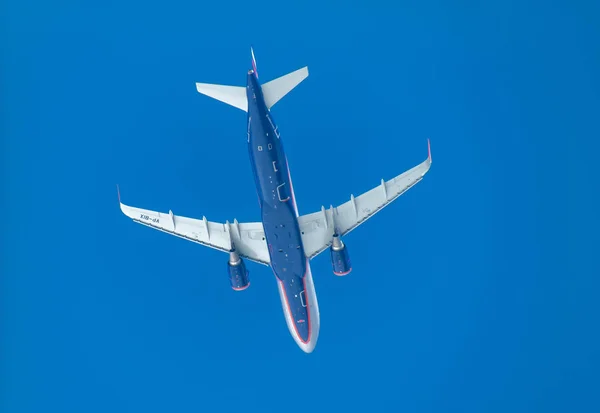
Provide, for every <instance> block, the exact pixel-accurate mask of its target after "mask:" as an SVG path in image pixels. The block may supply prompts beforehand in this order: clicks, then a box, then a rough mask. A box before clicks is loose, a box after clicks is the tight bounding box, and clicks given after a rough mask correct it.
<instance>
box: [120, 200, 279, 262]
mask: <svg viewBox="0 0 600 413" xmlns="http://www.w3.org/2000/svg"><path fill="white" fill-rule="evenodd" d="M119 204H120V205H121V211H123V213H124V214H125V215H127V216H128V217H129V218H131V219H133V221H134V222H137V223H139V224H143V225H146V226H148V227H150V228H154V229H157V230H159V231H163V232H166V233H167V234H171V235H175V236H177V237H180V238H184V239H187V240H188V241H192V242H196V243H198V244H201V245H205V246H207V247H211V248H214V249H217V250H220V251H223V252H229V251H231V249H232V245H231V244H232V242H233V244H234V245H235V250H236V251H237V253H238V254H239V255H240V256H241V257H244V258H247V259H249V260H251V261H254V262H257V263H259V264H263V265H269V262H270V259H269V251H268V248H267V243H266V241H265V233H264V229H263V225H262V224H261V223H260V222H249V223H239V222H237V220H234V221H233V224H230V223H229V221H227V222H226V223H225V224H222V223H218V222H211V221H207V220H206V217H203V218H202V219H194V218H186V217H182V216H178V215H174V214H173V212H172V211H169V212H168V213H164V212H156V211H151V210H148V209H141V208H135V207H130V206H128V205H125V204H123V203H122V202H121V200H120V196H119Z"/></svg>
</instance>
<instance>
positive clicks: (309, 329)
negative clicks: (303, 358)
mask: <svg viewBox="0 0 600 413" xmlns="http://www.w3.org/2000/svg"><path fill="white" fill-rule="evenodd" d="M308 265H309V264H308V259H307V260H306V271H305V272H304V277H302V286H303V287H304V292H305V297H306V318H307V319H308V337H307V338H306V341H304V340H303V339H302V336H301V335H300V333H299V332H298V327H297V326H296V320H294V318H293V313H292V309H291V308H290V302H289V301H288V298H287V291H286V289H285V286H284V285H283V281H281V280H280V279H279V278H278V277H277V274H275V278H276V279H277V282H279V283H280V284H281V288H282V289H283V298H284V299H285V305H286V306H287V309H288V314H289V315H290V319H291V320H292V322H293V324H294V330H295V331H296V336H297V337H298V338H299V339H300V341H301V342H303V343H304V344H308V343H309V342H310V337H311V336H312V326H311V324H310V306H309V301H308V291H306V273H307V272H308V269H309V266H308ZM273 273H275V271H273Z"/></svg>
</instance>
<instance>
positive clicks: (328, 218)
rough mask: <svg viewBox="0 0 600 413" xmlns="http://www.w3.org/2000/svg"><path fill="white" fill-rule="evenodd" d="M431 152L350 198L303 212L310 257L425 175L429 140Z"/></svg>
mask: <svg viewBox="0 0 600 413" xmlns="http://www.w3.org/2000/svg"><path fill="white" fill-rule="evenodd" d="M427 149H428V156H427V159H426V160H425V161H423V162H422V163H420V164H419V165H417V166H415V167H414V168H412V169H409V170H408V171H406V172H404V173H402V174H400V175H398V176H396V177H395V178H392V179H390V180H389V181H387V182H386V181H384V180H383V179H382V180H381V184H380V185H378V186H376V187H375V188H373V189H371V190H370V191H367V192H365V193H364V194H362V195H360V196H358V197H356V198H355V197H354V195H351V196H350V201H348V202H346V203H343V204H342V205H339V206H338V207H336V208H334V207H333V206H331V207H330V208H329V209H328V210H326V209H325V207H321V211H319V212H314V213H312V214H307V215H302V216H301V217H299V218H298V223H299V225H300V230H301V231H302V244H303V245H304V251H305V254H306V256H307V257H308V258H313V257H315V256H317V255H318V254H320V253H321V252H323V251H324V250H326V249H327V248H328V247H329V246H330V245H331V243H332V241H333V235H334V233H337V234H338V235H345V234H347V233H349V232H350V231H352V230H353V229H354V228H356V227H358V226H359V225H360V224H362V223H363V222H365V221H366V220H368V219H369V218H371V217H372V216H373V215H375V214H376V213H378V212H379V211H381V210H382V209H383V208H385V207H386V206H388V205H389V204H391V203H392V202H393V201H394V200H396V199H397V198H398V197H399V196H400V195H402V194H403V193H405V192H406V191H408V190H409V189H410V188H412V187H413V186H414V185H416V184H417V183H418V182H420V181H421V179H423V176H425V174H426V173H427V171H429V168H430V167H431V147H430V145H429V140H428V141H427Z"/></svg>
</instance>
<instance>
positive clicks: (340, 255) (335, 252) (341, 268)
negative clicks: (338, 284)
mask: <svg viewBox="0 0 600 413" xmlns="http://www.w3.org/2000/svg"><path fill="white" fill-rule="evenodd" d="M329 249H330V251H331V265H332V266H333V273H334V274H335V275H339V276H342V275H348V274H350V271H352V264H351V263H350V255H349V254H348V248H346V245H344V243H343V242H342V240H341V238H340V236H339V235H337V234H336V235H334V236H333V244H332V245H331V247H330V248H329Z"/></svg>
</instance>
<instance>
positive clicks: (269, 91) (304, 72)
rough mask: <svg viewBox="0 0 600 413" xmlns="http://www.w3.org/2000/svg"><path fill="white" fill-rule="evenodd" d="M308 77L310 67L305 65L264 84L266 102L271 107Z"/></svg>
mask: <svg viewBox="0 0 600 413" xmlns="http://www.w3.org/2000/svg"><path fill="white" fill-rule="evenodd" d="M307 77H308V67H306V66H305V67H303V68H302V69H298V70H296V71H295V72H292V73H288V74H287V75H284V76H281V77H278V78H277V79H273V80H271V81H270V82H267V83H265V84H264V85H262V91H263V96H264V98H265V103H266V105H267V107H268V108H269V109H270V108H271V107H273V105H274V104H276V103H277V102H279V101H280V100H281V98H282V97H284V96H285V95H287V94H288V93H289V92H290V91H291V90H292V89H293V88H295V87H296V86H298V84H299V83H300V82H302V81H303V80H304V79H306V78H307Z"/></svg>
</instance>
